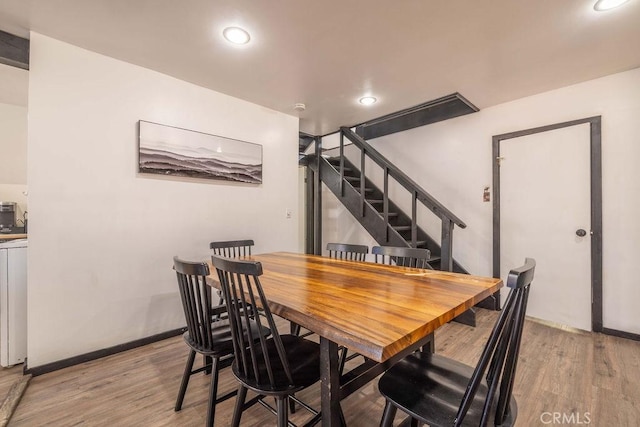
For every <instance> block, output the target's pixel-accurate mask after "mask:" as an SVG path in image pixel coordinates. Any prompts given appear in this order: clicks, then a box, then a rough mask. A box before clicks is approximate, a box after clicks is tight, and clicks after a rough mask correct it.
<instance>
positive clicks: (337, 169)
mask: <svg viewBox="0 0 640 427" xmlns="http://www.w3.org/2000/svg"><path fill="white" fill-rule="evenodd" d="M340 133H341V138H340V147H339V149H340V152H339V155H338V156H336V157H330V158H326V157H323V156H321V157H319V158H316V159H313V160H312V161H310V162H309V164H308V165H309V167H310V168H311V169H312V170H313V172H314V173H318V171H319V176H320V180H321V181H322V182H323V183H324V184H325V185H326V186H327V187H328V188H329V189H330V190H331V191H332V192H333V194H335V196H336V197H337V198H338V200H340V202H341V203H343V204H344V206H345V207H346V208H347V209H348V210H349V212H351V214H352V215H353V216H354V217H355V218H356V219H357V220H358V221H359V222H360V223H361V224H362V226H363V227H364V228H365V229H366V230H367V231H368V232H369V234H371V236H372V237H373V238H374V239H375V240H376V242H378V244H380V245H387V246H406V247H414V248H426V249H429V251H431V255H432V258H433V259H432V261H431V265H432V267H433V268H435V269H437V270H445V271H455V272H459V273H468V272H467V271H466V270H465V269H464V268H463V267H462V266H461V265H460V264H459V263H458V262H456V261H455V260H454V259H453V257H452V243H453V228H454V226H455V225H458V226H459V227H460V228H465V227H466V224H465V223H464V222H462V220H461V219H460V218H458V217H457V216H456V215H454V214H453V213H452V212H450V211H449V210H448V209H447V208H446V207H444V206H443V205H442V204H441V203H440V202H438V201H437V200H436V199H435V198H433V196H431V195H430V194H428V193H427V192H426V191H425V190H424V189H422V188H421V187H420V186H419V185H418V184H417V183H415V182H414V181H413V180H411V179H410V178H409V177H408V176H407V175H405V174H404V172H402V171H401V170H400V169H399V168H397V167H396V166H395V165H393V164H392V163H391V162H389V161H388V160H387V159H386V158H385V157H384V156H382V155H381V154H380V153H379V152H378V151H377V150H375V149H374V148H373V147H371V146H370V145H369V144H368V143H367V142H366V141H365V140H364V139H362V138H361V137H360V136H359V135H357V134H355V133H354V132H352V131H351V130H350V129H348V128H342V129H341V130H340ZM344 138H347V139H348V140H349V141H351V142H352V144H353V145H354V146H355V147H357V148H358V149H359V151H360V167H357V166H355V165H354V164H353V163H352V161H350V160H349V159H347V157H346V156H345V155H344ZM365 158H369V159H371V160H373V161H374V162H375V163H376V164H377V165H378V166H379V167H380V168H381V169H382V172H383V175H384V178H383V181H384V184H383V188H382V189H381V188H379V187H378V186H376V185H375V184H374V183H373V182H372V180H370V179H369V178H367V171H366V170H365V164H366V163H365ZM391 180H394V181H395V182H396V183H397V184H399V186H396V188H403V189H404V190H406V191H408V192H409V194H410V196H411V200H412V207H411V215H409V214H406V213H405V212H404V211H403V210H402V209H400V207H399V206H398V205H397V204H396V203H394V202H393V201H392V200H391V199H390V198H389V184H390V181H391ZM418 203H420V204H422V205H423V206H425V207H427V208H428V210H429V211H430V212H432V213H433V214H434V215H436V216H437V217H438V218H439V219H440V221H441V236H440V237H441V238H440V243H438V242H436V241H435V240H434V239H433V238H431V237H430V236H429V235H428V234H427V233H426V232H425V231H424V230H423V229H422V228H421V227H420V226H418V215H417V207H418Z"/></svg>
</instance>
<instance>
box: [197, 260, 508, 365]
mask: <svg viewBox="0 0 640 427" xmlns="http://www.w3.org/2000/svg"><path fill="white" fill-rule="evenodd" d="M248 259H252V260H255V261H260V262H261V263H262V268H263V271H264V274H263V275H262V276H261V277H260V281H261V283H262V286H263V288H264V292H265V294H266V296H267V298H268V300H269V301H270V308H271V311H272V312H273V313H275V314H277V315H279V316H281V317H283V318H285V319H287V320H290V321H293V322H296V323H298V324H299V325H301V326H303V327H305V328H307V329H309V330H311V331H313V332H316V333H317V334H318V335H320V336H323V337H325V338H327V339H329V340H331V341H333V342H336V343H337V344H338V345H344V346H346V347H347V348H349V349H350V350H353V351H356V352H358V353H360V354H362V355H364V356H366V357H368V358H370V359H373V360H375V361H377V362H384V361H385V360H387V359H388V358H390V357H392V356H393V355H395V354H396V353H398V352H400V351H402V350H403V349H405V348H407V347H408V346H410V345H411V344H414V343H416V342H417V341H419V340H420V339H421V338H423V337H425V336H426V335H428V334H430V333H431V332H433V331H434V330H436V329H437V328H438V327H439V326H441V325H443V324H444V323H446V322H448V321H450V320H452V319H453V318H454V317H456V316H458V315H459V314H462V313H463V312H464V311H466V310H467V309H469V308H470V307H473V306H474V305H475V304H476V303H478V302H480V301H481V300H483V299H484V298H486V297H488V296H489V295H491V294H492V293H494V292H495V291H497V290H498V289H499V288H500V287H502V281H501V280H500V279H494V278H487V277H477V276H470V275H465V274H457V273H448V272H442V271H435V270H421V269H413V268H406V267H396V266H388V265H381V264H374V263H369V262H356V261H342V260H335V259H331V258H327V257H321V256H315V255H303V254H293V253H285V252H279V253H269V254H263V255H253V256H252V257H249V258H248ZM211 271H212V275H211V276H210V277H211V279H213V280H212V284H213V285H214V286H216V285H217V275H216V274H215V269H214V268H212V270H211Z"/></svg>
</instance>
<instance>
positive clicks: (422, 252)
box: [371, 246, 431, 268]
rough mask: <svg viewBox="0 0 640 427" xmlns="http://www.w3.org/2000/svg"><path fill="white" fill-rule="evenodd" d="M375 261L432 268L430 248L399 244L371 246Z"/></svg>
mask: <svg viewBox="0 0 640 427" xmlns="http://www.w3.org/2000/svg"><path fill="white" fill-rule="evenodd" d="M371 253H372V254H373V255H374V258H375V259H374V261H375V262H377V263H380V264H389V265H400V266H402V267H415V268H431V266H430V265H429V262H428V261H429V259H431V252H430V251H429V249H422V248H407V247H397V246H374V247H373V248H371Z"/></svg>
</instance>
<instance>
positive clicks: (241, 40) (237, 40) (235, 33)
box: [222, 27, 251, 45]
mask: <svg viewBox="0 0 640 427" xmlns="http://www.w3.org/2000/svg"><path fill="white" fill-rule="evenodd" d="M222 35H223V36H224V38H225V39H227V41H228V42H229V43H233V44H238V45H240V44H247V43H249V40H251V36H250V35H249V33H248V32H247V31H245V30H243V29H242V28H240V27H227V28H225V29H224V31H222Z"/></svg>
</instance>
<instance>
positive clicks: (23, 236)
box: [0, 233, 27, 240]
mask: <svg viewBox="0 0 640 427" xmlns="http://www.w3.org/2000/svg"><path fill="white" fill-rule="evenodd" d="M26 238H27V234H26V233H22V234H16V233H14V234H4V233H0V240H14V239H26Z"/></svg>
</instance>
